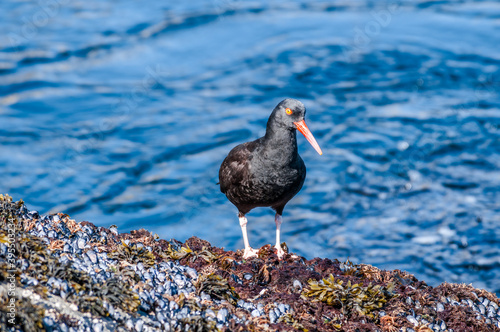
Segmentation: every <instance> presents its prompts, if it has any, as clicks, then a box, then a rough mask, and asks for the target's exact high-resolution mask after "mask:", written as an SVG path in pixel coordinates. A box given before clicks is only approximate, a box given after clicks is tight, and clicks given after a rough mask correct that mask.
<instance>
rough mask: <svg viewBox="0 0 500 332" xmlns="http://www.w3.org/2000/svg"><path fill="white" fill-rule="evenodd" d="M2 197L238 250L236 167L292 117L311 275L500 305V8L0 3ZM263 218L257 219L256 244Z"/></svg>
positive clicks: (268, 232)
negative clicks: (371, 268) (226, 176)
mask: <svg viewBox="0 0 500 332" xmlns="http://www.w3.org/2000/svg"><path fill="white" fill-rule="evenodd" d="M1 8H2V10H1V11H0V142H1V144H0V170H1V181H0V192H2V193H10V194H11V195H13V196H14V198H15V199H20V198H23V199H24V200H25V201H26V202H27V203H28V206H29V208H30V209H33V210H38V211H40V212H41V213H49V212H55V211H63V212H66V213H68V214H70V215H71V216H72V217H74V218H75V219H77V220H78V221H81V220H89V221H92V222H94V223H96V224H97V225H102V226H109V225H111V224H116V225H118V227H119V230H120V231H128V230H131V229H137V228H141V227H144V228H147V229H149V230H151V231H154V232H156V233H158V234H159V235H160V236H161V237H162V238H166V239H169V238H176V239H178V240H185V239H186V238H188V237H190V236H192V235H196V236H198V237H201V238H203V239H207V240H209V241H210V242H211V243H212V244H214V245H217V246H223V247H225V248H226V249H231V250H235V249H239V248H242V247H243V243H242V239H241V232H240V227H239V224H238V220H237V217H236V212H237V211H236V208H235V207H234V206H232V205H231V204H230V203H229V202H228V201H227V199H226V197H225V196H224V195H223V194H221V193H220V192H219V188H218V186H217V185H216V182H217V181H218V167H219V165H220V163H221V162H222V160H223V159H224V157H225V156H226V154H227V153H228V151H229V150H230V149H231V148H232V147H233V146H235V145H236V144H239V143H241V142H244V141H248V140H252V139H256V138H258V137H260V136H262V135H263V134H264V131H265V124H266V121H267V117H268V116H269V114H270V112H271V110H272V108H273V107H274V106H275V105H276V104H277V103H278V102H279V101H280V100H282V99H283V98H285V97H293V98H297V99H300V100H301V101H303V102H304V103H305V105H306V107H307V108H308V113H307V118H306V120H307V121H308V124H309V127H310V128H311V130H312V131H313V133H314V135H315V136H316V138H317V140H318V142H319V144H320V145H321V147H322V148H323V151H324V155H323V156H319V155H318V154H317V153H316V152H315V151H314V150H313V149H312V148H311V147H310V146H309V144H308V143H307V141H306V140H305V139H304V138H303V137H302V136H300V135H299V137H298V139H299V149H300V153H301V155H302V158H303V159H304V161H305V163H306V165H307V167H308V175H307V179H306V183H305V185H304V188H303V189H302V192H301V193H300V194H299V195H298V196H297V197H296V198H294V199H293V200H292V201H291V202H290V203H289V204H288V206H287V208H286V209H285V213H284V225H283V229H282V231H283V235H282V239H283V240H284V241H286V242H287V244H288V246H289V248H290V249H291V251H293V252H297V253H299V254H300V255H303V256H305V257H307V258H313V257H315V256H319V257H329V258H338V259H341V260H345V259H347V258H349V259H350V260H351V261H353V262H355V263H367V264H373V265H376V266H378V267H380V268H386V269H394V268H399V269H404V270H407V271H409V272H411V273H414V274H415V275H416V276H417V277H418V278H420V279H424V280H426V281H427V282H428V283H429V284H431V285H436V284H438V283H440V282H442V281H445V280H446V281H449V282H464V283H472V284H473V285H474V286H476V287H480V288H486V289H488V290H490V291H494V292H496V293H497V294H499V293H500V282H499V281H500V255H499V249H500V227H499V226H500V172H499V168H500V94H499V91H500V46H499V45H500V3H498V2H496V1H408V2H384V1H347V0H345V1H315V2H310V1H305V0H304V1H230V0H220V1H219V0H214V1H197V0H196V1H195V0H192V1H185V2H173V1H170V2H166V1H150V2H146V3H144V2H141V1H134V0H113V1H112V0H108V1H102V0H86V1H81V0H58V1H56V0H46V1H45V0H42V1H40V2H37V1H17V0H4V1H2V4H1ZM273 215H274V214H273V212H272V211H271V210H270V209H257V210H254V211H252V212H251V213H250V214H249V215H248V218H249V237H250V242H251V244H252V245H253V246H254V247H260V246H262V245H265V244H267V243H272V242H273V240H274V227H275V226H274V217H273Z"/></svg>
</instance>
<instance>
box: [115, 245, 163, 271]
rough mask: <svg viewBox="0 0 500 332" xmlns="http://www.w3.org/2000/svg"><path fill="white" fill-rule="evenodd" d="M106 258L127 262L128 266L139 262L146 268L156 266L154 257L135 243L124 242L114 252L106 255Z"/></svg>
mask: <svg viewBox="0 0 500 332" xmlns="http://www.w3.org/2000/svg"><path fill="white" fill-rule="evenodd" d="M108 257H109V258H111V259H114V260H117V261H127V262H129V263H130V264H137V263H139V262H141V263H142V264H143V265H144V267H146V268H150V267H151V266H154V265H155V264H156V260H155V256H154V255H153V253H151V251H149V250H147V249H146V248H144V247H139V246H138V245H137V244H136V243H131V244H126V243H125V242H124V241H122V242H121V243H120V244H119V245H118V246H117V247H116V249H115V250H113V251H112V252H110V253H108Z"/></svg>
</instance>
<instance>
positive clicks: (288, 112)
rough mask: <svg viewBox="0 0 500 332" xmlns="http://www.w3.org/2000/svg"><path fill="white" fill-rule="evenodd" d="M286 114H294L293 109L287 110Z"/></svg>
mask: <svg viewBox="0 0 500 332" xmlns="http://www.w3.org/2000/svg"><path fill="white" fill-rule="evenodd" d="M285 112H286V114H288V115H290V114H292V113H293V111H292V110H291V109H289V108H287V109H286V110H285Z"/></svg>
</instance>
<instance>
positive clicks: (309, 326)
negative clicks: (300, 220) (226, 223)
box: [0, 195, 500, 332]
mask: <svg viewBox="0 0 500 332" xmlns="http://www.w3.org/2000/svg"><path fill="white" fill-rule="evenodd" d="M0 224H1V227H0V266H1V268H0V271H1V272H0V307H1V308H0V330H1V331H41V330H46V331H406V332H412V331H419V332H422V331H428V332H430V331H450V332H451V331H455V332H462V331H500V309H499V304H500V301H499V299H498V298H497V297H496V296H495V295H494V294H492V293H489V292H487V291H484V290H481V289H475V288H473V287H472V286H469V285H463V284H449V283H443V284H441V285H439V286H437V287H430V286H428V285H426V283H425V282H424V281H419V280H417V279H416V278H415V277H414V276H413V275H410V274H408V273H406V272H404V271H399V270H394V271H384V270H380V269H378V268H376V267H373V266H371V265H365V264H359V265H356V264H353V263H351V262H349V261H347V262H339V261H337V260H331V259H319V258H314V259H312V260H306V259H305V258H303V257H299V256H297V255H294V254H293V253H288V254H287V255H286V257H285V259H284V260H282V261H280V260H278V258H277V256H276V255H275V254H274V252H273V250H272V248H271V246H269V245H268V246H264V247H262V248H261V249H260V251H259V256H258V258H255V259H251V260H243V259H242V253H241V252H240V251H237V252H232V251H225V250H224V249H222V248H217V247H213V246H212V245H210V243H208V242H207V241H204V240H201V239H199V238H196V237H193V238H190V239H188V240H187V241H186V242H184V243H181V242H179V241H176V240H170V241H166V240H163V239H159V238H158V236H156V235H154V234H152V233H150V232H148V231H147V230H144V229H141V230H137V231H132V232H130V233H119V232H118V230H117V228H116V227H110V228H109V229H108V228H103V227H96V226H95V225H93V224H91V223H89V222H80V223H78V222H75V221H74V220H72V219H71V218H70V217H69V216H68V215H66V214H63V213H58V214H53V215H46V216H42V215H39V214H38V212H36V211H29V210H28V209H27V208H26V206H25V205H24V203H23V202H22V201H18V202H14V201H13V200H12V198H11V197H9V196H7V195H5V196H4V195H0Z"/></svg>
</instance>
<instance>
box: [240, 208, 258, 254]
mask: <svg viewBox="0 0 500 332" xmlns="http://www.w3.org/2000/svg"><path fill="white" fill-rule="evenodd" d="M238 218H239V219H240V226H241V232H242V233H243V242H244V243H245V252H244V253H243V258H245V259H247V258H250V257H253V256H257V250H255V249H252V247H250V243H248V235H247V222H248V221H247V218H246V217H245V215H244V214H241V213H240V214H239V215H238Z"/></svg>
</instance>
